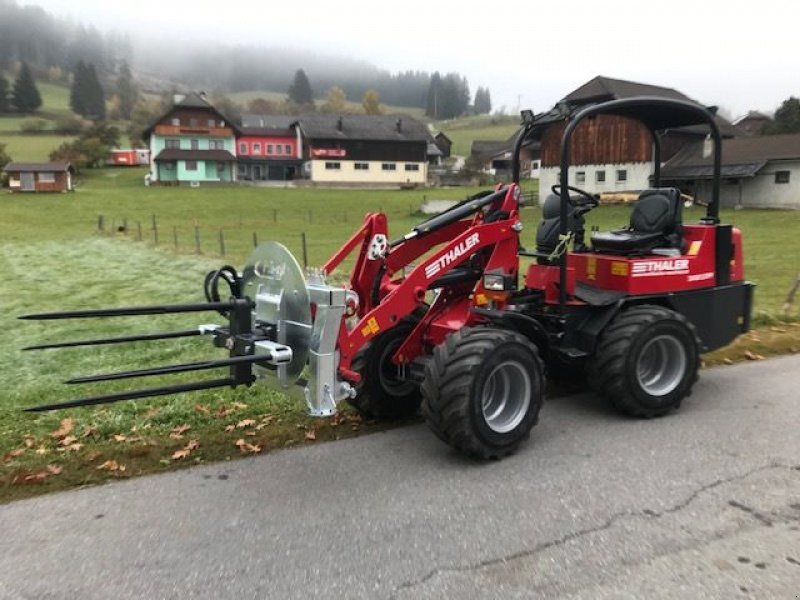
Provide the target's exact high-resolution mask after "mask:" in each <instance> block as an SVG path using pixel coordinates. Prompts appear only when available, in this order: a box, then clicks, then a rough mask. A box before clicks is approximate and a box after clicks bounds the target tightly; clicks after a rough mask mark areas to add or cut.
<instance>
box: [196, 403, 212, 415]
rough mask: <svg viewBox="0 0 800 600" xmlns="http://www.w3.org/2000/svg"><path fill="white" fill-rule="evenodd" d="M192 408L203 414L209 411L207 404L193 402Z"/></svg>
mask: <svg viewBox="0 0 800 600" xmlns="http://www.w3.org/2000/svg"><path fill="white" fill-rule="evenodd" d="M194 409H195V410H196V411H197V412H199V413H203V414H204V415H207V414H208V413H209V412H210V411H211V409H210V408H209V407H208V405H207V404H195V405H194Z"/></svg>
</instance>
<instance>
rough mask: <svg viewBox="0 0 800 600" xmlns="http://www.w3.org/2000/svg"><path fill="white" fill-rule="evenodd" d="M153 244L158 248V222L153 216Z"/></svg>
mask: <svg viewBox="0 0 800 600" xmlns="http://www.w3.org/2000/svg"><path fill="white" fill-rule="evenodd" d="M153 243H154V244H155V245H156V246H158V222H157V221H156V216H155V215H153Z"/></svg>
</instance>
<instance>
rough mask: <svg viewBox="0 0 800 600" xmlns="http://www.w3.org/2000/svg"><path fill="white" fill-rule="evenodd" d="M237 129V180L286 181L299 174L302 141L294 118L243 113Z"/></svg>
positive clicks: (301, 160) (301, 161) (301, 159)
mask: <svg viewBox="0 0 800 600" xmlns="http://www.w3.org/2000/svg"><path fill="white" fill-rule="evenodd" d="M239 129H240V131H239V136H238V137H237V138H236V158H237V161H238V165H239V166H238V169H239V172H238V175H239V180H240V181H288V180H291V179H295V178H297V177H299V176H300V174H301V167H302V164H303V158H302V151H303V143H302V139H301V137H300V129H299V127H298V126H297V119H296V118H295V117H287V116H283V115H244V116H243V117H242V126H241V127H240V128H239Z"/></svg>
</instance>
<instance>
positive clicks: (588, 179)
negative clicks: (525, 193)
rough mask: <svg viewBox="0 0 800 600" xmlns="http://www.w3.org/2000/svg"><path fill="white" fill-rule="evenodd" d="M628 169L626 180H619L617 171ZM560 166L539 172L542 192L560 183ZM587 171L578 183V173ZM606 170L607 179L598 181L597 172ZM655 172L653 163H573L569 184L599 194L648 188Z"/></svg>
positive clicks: (545, 168)
mask: <svg viewBox="0 0 800 600" xmlns="http://www.w3.org/2000/svg"><path fill="white" fill-rule="evenodd" d="M618 170H625V171H627V179H626V180H625V181H617V171H618ZM559 171H560V169H559V168H558V167H542V168H541V172H540V174H539V190H540V194H542V195H543V196H542V197H544V195H546V194H549V193H550V187H551V186H553V185H558V183H559V180H558V172H559ZM580 171H582V172H583V173H585V180H584V182H583V183H578V181H577V173H578V172H580ZM597 171H605V173H606V180H605V182H604V183H598V182H597V180H596V176H595V174H596V173H597ZM652 174H653V166H652V163H649V162H646V163H642V162H640V163H620V164H608V165H573V166H571V167H570V168H569V185H574V186H575V187H579V188H582V189H584V190H586V191H587V192H591V193H596V194H599V193H601V192H621V191H624V190H646V189H647V188H649V187H650V175H652Z"/></svg>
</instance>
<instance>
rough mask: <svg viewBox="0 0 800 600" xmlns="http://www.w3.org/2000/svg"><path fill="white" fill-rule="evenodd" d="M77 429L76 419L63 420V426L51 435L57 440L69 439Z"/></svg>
mask: <svg viewBox="0 0 800 600" xmlns="http://www.w3.org/2000/svg"><path fill="white" fill-rule="evenodd" d="M73 429H75V419H61V426H60V427H59V428H58V429H56V430H55V431H53V432H52V433H51V434H50V437H54V438H56V439H57V440H60V439H62V438H65V437H67V436H68V435H69V434H70V433H72V430H73Z"/></svg>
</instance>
